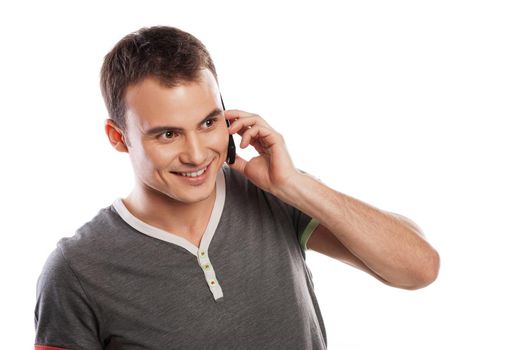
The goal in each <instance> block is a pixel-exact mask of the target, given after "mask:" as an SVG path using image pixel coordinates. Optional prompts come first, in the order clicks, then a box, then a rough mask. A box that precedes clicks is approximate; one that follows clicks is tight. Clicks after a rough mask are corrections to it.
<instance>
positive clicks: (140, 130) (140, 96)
mask: <svg viewBox="0 0 523 350" xmlns="http://www.w3.org/2000/svg"><path fill="white" fill-rule="evenodd" d="M201 78H202V79H201V82H190V83H184V84H183V85H180V86H177V87H174V88H168V87H164V86H162V85H160V83H159V82H158V81H157V80H155V79H153V78H147V79H145V80H144V81H143V82H141V83H139V84H136V85H133V86H131V87H129V88H128V89H127V92H126V95H125V101H126V106H127V114H126V120H127V136H126V139H128V152H129V156H130V158H131V163H132V165H133V168H134V172H135V176H136V180H137V181H138V182H137V184H138V185H140V186H143V187H144V190H145V191H144V192H145V193H146V194H147V195H153V196H162V195H165V196H167V197H170V198H172V199H174V200H175V201H178V202H182V203H187V204H189V203H196V202H199V201H202V200H204V199H206V198H208V197H209V196H210V195H211V194H212V193H213V190H214V186H215V181H216V175H217V173H218V171H220V169H221V166H222V164H223V163H224V161H225V159H226V156H227V145H228V140H229V133H228V131H227V126H226V123H225V117H224V113H223V110H222V107H221V102H220V94H219V90H218V86H217V84H216V81H215V79H214V76H213V75H212V73H211V72H210V71H209V70H207V69H206V70H202V75H201Z"/></svg>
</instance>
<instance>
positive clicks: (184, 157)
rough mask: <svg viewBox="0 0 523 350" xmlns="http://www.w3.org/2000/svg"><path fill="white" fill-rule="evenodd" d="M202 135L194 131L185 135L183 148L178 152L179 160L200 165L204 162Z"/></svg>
mask: <svg viewBox="0 0 523 350" xmlns="http://www.w3.org/2000/svg"><path fill="white" fill-rule="evenodd" d="M201 138H202V136H199V135H195V134H194V133H187V134H186V135H185V140H184V141H185V142H184V145H183V149H182V151H181V152H180V156H179V157H180V161H181V162H182V163H185V164H190V165H202V164H203V162H205V160H206V159H205V158H206V157H205V143H204V140H203V139H201Z"/></svg>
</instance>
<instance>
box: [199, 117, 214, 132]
mask: <svg viewBox="0 0 523 350" xmlns="http://www.w3.org/2000/svg"><path fill="white" fill-rule="evenodd" d="M216 119H217V118H211V119H207V120H206V121H204V122H203V124H202V125H203V127H204V128H206V129H209V128H211V127H212V126H213V125H214V123H216Z"/></svg>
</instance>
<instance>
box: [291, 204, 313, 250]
mask: <svg viewBox="0 0 523 350" xmlns="http://www.w3.org/2000/svg"><path fill="white" fill-rule="evenodd" d="M288 207H289V210H290V213H291V216H292V222H293V224H294V227H295V230H296V234H297V236H298V241H299V242H300V246H301V248H302V249H303V250H304V251H306V250H307V249H308V248H307V242H308V241H309V238H310V237H311V235H312V233H313V232H314V230H315V229H316V227H318V225H319V224H320V222H319V221H318V220H316V219H314V218H311V217H310V216H309V215H307V214H305V213H304V212H302V211H300V210H299V209H296V208H294V207H292V206H290V205H289V206H288Z"/></svg>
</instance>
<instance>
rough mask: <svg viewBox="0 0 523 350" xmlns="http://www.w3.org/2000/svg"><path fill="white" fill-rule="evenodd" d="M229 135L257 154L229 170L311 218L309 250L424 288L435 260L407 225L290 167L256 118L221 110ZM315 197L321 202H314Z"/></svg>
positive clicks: (279, 141)
mask: <svg viewBox="0 0 523 350" xmlns="http://www.w3.org/2000/svg"><path fill="white" fill-rule="evenodd" d="M225 117H226V118H227V119H229V120H230V121H232V122H233V124H232V125H231V127H230V128H229V133H231V134H234V133H238V134H240V135H241V136H242V141H241V143H240V147H241V148H245V147H247V146H248V145H249V144H250V145H252V146H254V148H255V149H256V151H257V152H258V153H259V154H260V155H259V156H257V157H254V158H252V159H251V160H249V161H246V160H244V159H242V158H241V157H240V156H237V162H236V163H235V164H234V165H233V168H234V169H236V170H238V171H240V172H241V173H243V174H244V175H245V176H247V177H248V178H249V179H250V180H251V181H252V182H253V183H254V184H256V185H257V186H258V187H260V188H262V189H263V190H265V191H268V192H271V193H273V194H274V195H275V196H277V197H278V198H280V199H281V200H282V201H284V202H286V203H288V204H289V205H292V206H294V207H295V208H297V209H299V210H301V211H302V212H304V213H306V214H307V215H309V216H311V217H313V218H315V219H317V220H318V221H319V222H320V225H319V226H318V228H317V229H316V232H315V233H313V235H312V238H311V240H312V241H311V244H312V248H313V249H316V250H317V251H319V252H321V253H323V254H326V255H328V256H332V257H334V258H336V259H338V260H340V261H343V262H345V263H348V264H350V265H353V266H356V267H358V268H360V269H362V270H364V271H367V272H369V273H370V274H371V275H373V276H375V277H377V278H378V279H380V280H381V281H383V282H384V283H387V284H389V285H392V286H395V287H399V288H405V289H416V288H421V287H424V286H426V285H428V284H430V283H431V282H432V281H434V279H435V278H436V276H437V274H438V270H439V255H438V253H437V252H436V250H434V249H433V248H432V247H431V246H430V245H429V244H428V242H427V241H426V240H425V239H424V238H423V235H422V234H421V232H420V230H419V229H418V228H417V226H416V225H415V224H414V223H413V222H411V221H410V220H408V219H406V218H404V217H402V216H400V215H398V214H393V213H390V212H386V211H383V210H380V209H377V208H374V207H372V206H370V205H368V204H366V203H364V202H362V201H359V200H357V199H355V198H352V197H350V196H348V195H345V194H343V193H340V192H337V191H335V190H333V189H331V188H329V187H327V186H326V185H324V184H322V183H320V182H319V181H317V180H315V179H313V178H312V177H310V176H308V175H306V174H303V173H300V172H298V171H297V170H296V168H295V167H294V166H293V164H292V161H291V158H290V155H289V154H288V152H287V150H286V147H285V143H284V140H283V137H282V136H281V135H280V134H279V133H277V132H276V131H275V130H274V129H272V128H271V127H270V126H269V125H268V124H267V122H266V121H265V120H263V119H262V118H261V117H260V116H258V115H256V114H252V113H248V112H244V111H240V110H227V111H225ZM318 198H321V201H320V200H318Z"/></svg>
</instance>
